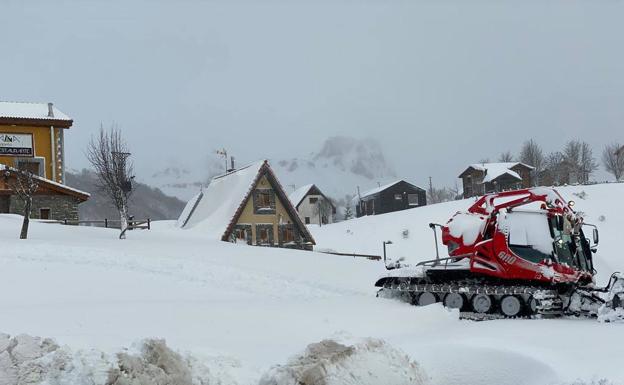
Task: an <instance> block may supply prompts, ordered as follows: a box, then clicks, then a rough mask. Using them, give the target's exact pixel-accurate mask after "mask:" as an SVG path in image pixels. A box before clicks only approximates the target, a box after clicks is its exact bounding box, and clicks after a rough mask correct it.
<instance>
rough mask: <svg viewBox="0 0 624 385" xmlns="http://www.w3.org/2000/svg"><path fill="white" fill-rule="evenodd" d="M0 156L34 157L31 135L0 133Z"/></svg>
mask: <svg viewBox="0 0 624 385" xmlns="http://www.w3.org/2000/svg"><path fill="white" fill-rule="evenodd" d="M0 156H35V152H34V151H33V136H32V134H15V133H6V132H0Z"/></svg>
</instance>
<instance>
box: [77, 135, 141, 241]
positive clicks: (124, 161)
mask: <svg viewBox="0 0 624 385" xmlns="http://www.w3.org/2000/svg"><path fill="white" fill-rule="evenodd" d="M129 155H130V153H129V152H128V147H127V144H126V142H125V141H124V139H123V138H122V136H121V131H120V130H119V129H118V128H116V127H114V126H113V127H111V129H110V130H109V131H105V130H104V128H101V127H100V133H99V135H98V136H97V137H96V138H91V142H90V143H89V147H88V149H87V159H89V162H90V163H91V165H92V166H93V168H94V169H95V173H96V174H97V176H98V188H99V189H100V190H101V191H102V192H104V193H105V194H106V195H108V197H109V199H110V200H111V201H112V203H113V205H114V206H115V207H116V208H117V210H118V211H119V219H120V223H121V226H120V228H121V232H120V234H119V239H125V238H126V231H127V230H128V199H129V198H130V195H131V194H132V179H133V178H134V176H133V175H132V163H131V162H129V161H128V156H129Z"/></svg>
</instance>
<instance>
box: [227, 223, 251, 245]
mask: <svg viewBox="0 0 624 385" xmlns="http://www.w3.org/2000/svg"><path fill="white" fill-rule="evenodd" d="M232 238H233V239H232V242H236V243H239V242H245V243H247V244H248V245H251V239H252V235H251V225H246V224H237V225H236V227H234V231H233V232H232Z"/></svg>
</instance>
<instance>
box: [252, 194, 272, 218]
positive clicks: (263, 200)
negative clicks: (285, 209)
mask: <svg viewBox="0 0 624 385" xmlns="http://www.w3.org/2000/svg"><path fill="white" fill-rule="evenodd" d="M253 205H254V213H255V214H275V192H274V191H273V190H271V189H256V190H254V194H253Z"/></svg>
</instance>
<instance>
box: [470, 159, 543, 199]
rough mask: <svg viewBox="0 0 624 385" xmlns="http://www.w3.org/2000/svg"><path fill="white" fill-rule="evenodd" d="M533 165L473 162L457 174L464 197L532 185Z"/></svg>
mask: <svg viewBox="0 0 624 385" xmlns="http://www.w3.org/2000/svg"><path fill="white" fill-rule="evenodd" d="M533 169H534V167H533V166H529V165H527V164H524V163H520V162H503V163H475V164H471V165H469V166H468V168H466V170H464V172H462V173H461V174H460V175H459V178H461V180H462V184H463V190H464V193H463V195H464V198H470V197H473V196H478V195H484V194H488V193H492V192H497V191H507V190H517V189H520V188H529V187H531V186H532V183H533V181H532V176H531V173H532V171H533Z"/></svg>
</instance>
